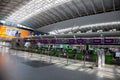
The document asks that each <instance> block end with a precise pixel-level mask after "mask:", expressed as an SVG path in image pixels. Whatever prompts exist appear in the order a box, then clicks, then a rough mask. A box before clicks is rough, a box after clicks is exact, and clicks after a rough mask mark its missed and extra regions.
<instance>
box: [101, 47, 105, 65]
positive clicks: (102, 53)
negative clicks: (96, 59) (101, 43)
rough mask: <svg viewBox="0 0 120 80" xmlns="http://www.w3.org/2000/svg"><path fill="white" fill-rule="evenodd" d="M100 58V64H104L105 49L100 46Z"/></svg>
mask: <svg viewBox="0 0 120 80" xmlns="http://www.w3.org/2000/svg"><path fill="white" fill-rule="evenodd" d="M101 57H102V58H101V60H102V66H104V65H105V50H104V48H101Z"/></svg>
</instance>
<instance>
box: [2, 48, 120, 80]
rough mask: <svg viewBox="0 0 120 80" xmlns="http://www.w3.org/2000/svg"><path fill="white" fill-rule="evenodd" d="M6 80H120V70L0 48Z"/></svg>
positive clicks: (119, 67)
mask: <svg viewBox="0 0 120 80" xmlns="http://www.w3.org/2000/svg"><path fill="white" fill-rule="evenodd" d="M0 53H1V54H2V57H3V62H4V75H5V78H6V80H120V66H114V65H106V66H105V67H103V68H101V69H98V68H97V67H93V69H92V68H90V67H89V66H93V64H94V63H90V62H86V63H85V66H84V65H83V63H84V62H82V61H77V60H68V62H67V59H64V58H56V57H50V56H46V55H40V54H33V53H28V52H24V51H17V50H10V49H9V48H7V47H1V48H0Z"/></svg>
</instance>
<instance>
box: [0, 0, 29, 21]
mask: <svg viewBox="0 0 120 80" xmlns="http://www.w3.org/2000/svg"><path fill="white" fill-rule="evenodd" d="M29 1H30V0H0V20H4V19H6V18H7V17H8V16H10V15H11V14H12V13H14V12H16V11H17V10H18V9H19V8H20V7H22V6H23V5H25V4H27V2H29Z"/></svg>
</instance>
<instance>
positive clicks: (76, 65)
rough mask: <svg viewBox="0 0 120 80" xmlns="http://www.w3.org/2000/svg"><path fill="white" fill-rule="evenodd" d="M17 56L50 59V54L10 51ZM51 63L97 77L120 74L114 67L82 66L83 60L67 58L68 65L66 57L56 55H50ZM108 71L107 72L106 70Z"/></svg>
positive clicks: (112, 76)
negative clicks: (92, 67) (91, 67)
mask: <svg viewBox="0 0 120 80" xmlns="http://www.w3.org/2000/svg"><path fill="white" fill-rule="evenodd" d="M15 52H16V55H17V56H20V57H24V58H28V59H30V60H42V61H47V62H49V61H50V56H47V55H41V54H36V55H32V56H31V54H32V53H29V52H22V51H21V52H20V51H14V50H13V51H12V52H11V53H13V54H15ZM51 61H52V63H55V66H57V67H61V68H64V69H68V70H72V71H82V72H86V73H88V74H95V75H96V76H98V77H99V78H109V79H115V78H116V76H119V77H120V75H116V73H114V70H115V71H116V72H118V73H120V70H117V69H114V68H111V67H110V68H109V67H105V68H102V69H98V68H94V69H90V68H82V66H83V61H74V60H71V59H69V62H68V65H66V64H67V59H65V58H58V57H57V58H56V57H52V60H51ZM92 64H93V63H88V62H86V67H89V66H92ZM107 71H108V72H107Z"/></svg>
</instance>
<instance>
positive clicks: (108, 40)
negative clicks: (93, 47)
mask: <svg viewBox="0 0 120 80" xmlns="http://www.w3.org/2000/svg"><path fill="white" fill-rule="evenodd" d="M104 43H114V39H104Z"/></svg>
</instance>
